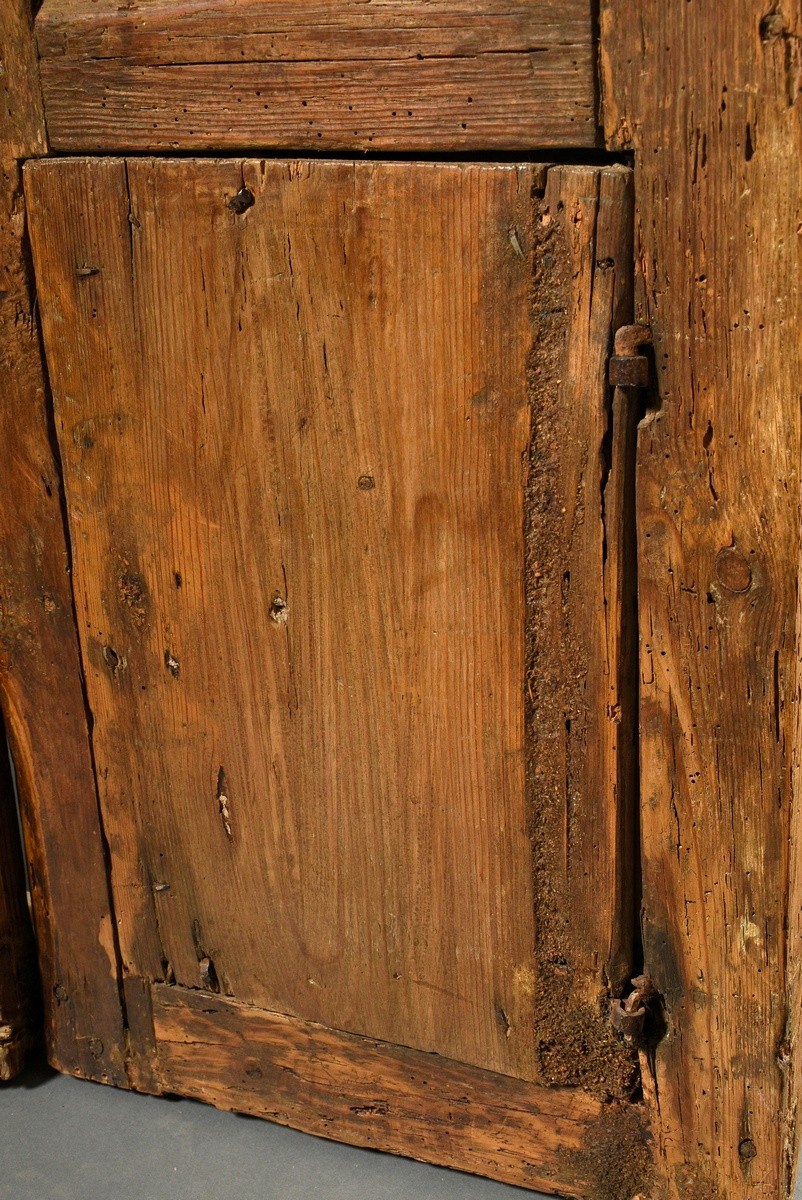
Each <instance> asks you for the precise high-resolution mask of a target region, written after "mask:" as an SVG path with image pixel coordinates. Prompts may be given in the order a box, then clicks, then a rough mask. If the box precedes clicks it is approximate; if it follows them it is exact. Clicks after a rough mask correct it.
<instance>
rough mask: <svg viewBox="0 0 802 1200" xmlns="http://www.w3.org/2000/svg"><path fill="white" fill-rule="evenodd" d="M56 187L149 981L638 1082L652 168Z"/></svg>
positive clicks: (66, 336) (79, 443)
mask: <svg viewBox="0 0 802 1200" xmlns="http://www.w3.org/2000/svg"><path fill="white" fill-rule="evenodd" d="M544 189H545V195H544ZM26 192H27V198H28V201H29V209H30V220H31V230H32V240H33V246H34V254H35V262H36V270H37V275H38V282H39V296H40V304H41V308H42V318H43V327H44V334H45V342H46V348H47V353H48V362H49V368H50V376H51V381H52V387H53V400H54V406H55V414H56V427H57V434H58V440H59V447H60V451H61V455H62V460H63V466H64V477H65V491H66V497H67V505H68V515H69V522H70V530H71V537H72V542H73V557H74V564H73V585H74V589H75V599H76V611H77V616H78V622H79V627H80V628H79V631H80V636H81V640H82V651H83V656H84V667H85V672H86V685H87V693H88V700H89V704H90V707H91V710H92V714H93V720H94V723H93V743H94V753H95V760H96V765H97V771H98V784H99V793H100V799H101V807H102V811H103V815H104V821H105V827H106V835H107V838H108V842H109V848H110V856H111V879H112V889H113V894H114V904H115V912H116V919H117V922H118V928H119V938H120V953H121V969H122V973H123V976H124V977H125V978H126V979H128V980H131V979H136V980H139V979H141V980H143V981H144V983H145V986H149V984H150V983H151V982H152V981H160V982H161V983H163V984H165V985H167V986H169V985H178V986H179V988H180V987H181V986H183V988H190V989H191V988H201V989H203V990H205V991H207V992H215V991H220V992H222V993H224V994H225V995H227V996H229V997H232V998H234V999H235V1000H236V1001H238V1002H244V1003H245V1004H248V1005H252V1006H256V1007H257V1008H260V1009H264V1010H268V1011H273V1012H278V1013H284V1014H288V1015H290V1016H292V1017H295V1018H299V1019H301V1020H303V1021H311V1022H318V1023H320V1024H322V1025H325V1026H329V1027H330V1028H333V1029H337V1030H344V1031H347V1032H349V1033H353V1034H360V1035H365V1036H367V1037H370V1038H372V1039H377V1040H381V1041H384V1042H390V1043H397V1044H399V1045H403V1046H407V1047H412V1048H414V1049H417V1050H424V1051H437V1052H438V1053H439V1054H440V1055H443V1056H445V1057H447V1058H450V1059H453V1060H456V1061H457V1062H462V1063H466V1064H471V1065H474V1066H477V1067H481V1068H484V1069H486V1070H489V1071H493V1072H497V1073H501V1074H507V1075H513V1076H518V1077H520V1078H522V1079H525V1080H539V1081H543V1082H549V1083H554V1082H558V1083H576V1082H586V1083H589V1085H590V1086H592V1087H593V1088H594V1089H595V1090H596V1091H597V1092H598V1093H599V1094H604V1095H609V1094H613V1095H620V1094H623V1093H624V1092H625V1091H626V1088H627V1081H628V1080H631V1076H632V1060H631V1056H630V1054H629V1051H627V1050H626V1049H625V1048H624V1047H623V1046H621V1045H620V1043H618V1042H617V1040H616V1038H615V1037H614V1035H613V1034H612V1033H611V1031H610V1030H609V1027H608V1025H607V1023H606V1014H605V1008H606V998H607V996H608V994H609V986H610V983H611V979H610V974H611V971H613V970H615V971H616V972H617V978H616V979H615V981H614V983H615V984H620V983H621V982H623V980H624V978H625V976H626V972H627V969H628V967H629V965H630V964H629V955H630V954H631V938H629V936H628V931H629V930H630V929H631V925H632V914H631V910H630V911H627V904H628V903H629V902H630V901H631V896H628V894H626V889H622V884H621V880H622V878H624V876H625V875H626V870H625V869H624V868H625V866H626V856H627V854H628V853H629V848H628V842H627V838H628V835H629V832H630V831H628V830H626V829H622V813H624V812H625V807H624V798H623V797H622V783H625V781H622V777H621V774H620V771H619V759H620V757H621V745H620V739H621V738H622V736H623V737H624V738H625V737H626V729H627V723H626V720H624V722H623V724H622V705H623V708H624V709H626V705H627V697H626V696H622V694H621V689H622V680H621V677H620V673H619V659H620V645H619V643H620V633H621V620H622V617H621V607H620V606H621V596H620V594H619V593H618V592H616V591H615V590H614V589H612V590H611V588H612V582H611V581H612V579H613V576H612V575H611V574H610V572H611V569H612V566H613V565H614V564H616V563H618V559H619V555H620V538H619V537H618V531H616V530H613V529H608V528H606V527H605V502H606V500H607V501H608V502H609V496H608V495H607V494H606V489H609V488H610V486H611V480H612V481H613V482H615V480H616V479H617V475H616V474H615V473H614V472H612V473H611V463H610V461H609V453H608V449H607V448H608V446H609V437H608V433H609V429H608V426H609V420H608V411H607V407H606V403H607V393H606V387H605V383H604V364H605V359H606V353H607V346H608V341H609V335H610V328H611V324H612V323H613V322H614V321H615V320H617V319H618V318H619V317H622V318H624V317H626V315H627V314H626V312H625V311H624V308H625V306H626V304H627V303H628V302H629V285H628V271H627V270H626V267H625V266H624V264H627V263H628V253H629V245H630V243H629V227H630V226H629V199H628V198H629V174H628V172H626V171H624V170H623V169H617V168H614V169H607V170H597V169H593V168H564V169H556V170H552V171H551V172H549V173H547V172H546V171H545V170H544V169H542V168H538V167H534V166H532V165H527V164H523V165H517V166H516V165H497V164H435V163H428V164H410V163H376V162H372V163H368V162H363V163H359V164H354V163H345V162H332V161H330V162H326V161H314V162H310V161H307V162H298V161H293V162H283V161H275V160H273V161H262V162H259V161H245V162H239V161H237V162H231V161H226V162H212V161H200V160H198V161H192V160H181V161H169V160H130V161H127V162H126V161H122V160H115V159H103V160H67V161H60V160H51V161H49V162H47V163H35V164H31V165H30V166H29V167H28V168H27V187H26ZM616 486H617V484H616ZM609 507H610V506H609V503H608V508H609ZM616 511H617V510H616ZM616 569H617V568H616ZM622 730H623V733H622ZM159 994H160V995H161V994H162V992H160V993H159ZM581 1047H584V1054H583V1064H584V1065H578V1062H577V1060H578V1057H579V1052H580V1048H581ZM157 1053H158V1037H157ZM583 1071H584V1072H585V1074H586V1075H588V1072H589V1073H590V1075H589V1077H588V1078H585V1077H584V1076H583V1074H582V1072H583Z"/></svg>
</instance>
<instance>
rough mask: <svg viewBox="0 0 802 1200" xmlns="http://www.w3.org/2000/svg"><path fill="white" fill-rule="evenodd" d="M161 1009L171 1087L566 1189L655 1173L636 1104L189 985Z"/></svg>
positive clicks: (327, 1133) (157, 1021)
mask: <svg viewBox="0 0 802 1200" xmlns="http://www.w3.org/2000/svg"><path fill="white" fill-rule="evenodd" d="M153 1016H154V1027H155V1033H156V1039H157V1042H158V1046H159V1070H160V1075H161V1082H162V1084H163V1086H164V1087H165V1088H166V1089H169V1090H171V1091H175V1092H178V1093H180V1094H181V1095H186V1096H194V1097H196V1098H197V1099H199V1100H205V1101H207V1102H208V1103H212V1104H215V1105H216V1106H217V1107H218V1108H226V1109H233V1110H235V1111H236V1112H246V1113H252V1114H253V1115H255V1116H260V1117H267V1118H268V1119H269V1120H271V1121H275V1122H277V1123H279V1124H282V1125H292V1126H294V1127H295V1128H299V1129H303V1130H305V1131H306V1132H308V1133H314V1134H316V1135H318V1136H319V1137H330V1138H335V1139H337V1140H338V1141H345V1142H349V1143H351V1144H352V1145H356V1146H369V1147H372V1148H374V1149H380V1150H389V1151H391V1152H393V1153H396V1154H403V1155H406V1156H407V1157H410V1158H418V1159H422V1160H424V1161H426V1162H434V1163H439V1164H440V1165H442V1166H447V1167H455V1168H456V1169H458V1170H461V1171H471V1172H474V1173H476V1174H480V1175H489V1176H491V1177H492V1178H494V1179H499V1180H502V1181H504V1182H506V1183H510V1184H514V1185H516V1186H518V1187H525V1188H531V1189H532V1190H537V1191H547V1192H558V1193H559V1194H560V1195H562V1196H577V1197H589V1196H598V1197H599V1200H631V1197H632V1196H634V1195H635V1194H636V1193H637V1192H638V1190H639V1188H641V1187H642V1186H644V1184H645V1182H646V1180H647V1178H648V1170H649V1164H648V1147H647V1145H646V1143H645V1141H644V1140H643V1136H642V1132H641V1128H640V1125H639V1121H638V1115H639V1114H638V1108H637V1106H634V1105H625V1104H612V1105H605V1104H602V1103H600V1101H599V1100H597V1099H595V1098H594V1097H592V1096H590V1095H588V1094H587V1093H586V1092H583V1091H581V1090H577V1089H572V1088H544V1087H538V1086H537V1085H533V1084H531V1083H523V1082H520V1081H519V1080H515V1079H510V1078H508V1077H505V1076H501V1075H492V1074H490V1073H489V1072H486V1071H478V1070H476V1069H475V1068H470V1067H465V1066H461V1065H458V1064H456V1063H451V1062H448V1061H447V1060H445V1059H442V1058H440V1057H439V1056H437V1055H432V1054H421V1053H419V1052H417V1051H414V1050H406V1049H404V1048H403V1047H400V1046H388V1045H384V1044H382V1043H379V1042H374V1041H370V1040H368V1039H366V1038H356V1037H350V1036H349V1035H348V1034H343V1033H338V1032H335V1031H333V1030H331V1029H325V1028H324V1027H323V1026H321V1025H314V1024H311V1023H308V1022H301V1021H298V1020H296V1019H294V1018H292V1017H285V1016H280V1015H278V1014H276V1013H267V1012H261V1011H260V1010H258V1009H254V1008H248V1007H246V1006H245V1005H241V1004H236V1003H234V1002H232V1001H229V1000H225V999H223V998H222V997H218V996H209V995H204V994H202V993H199V992H196V991H189V990H186V989H183V988H177V987H167V986H163V985H157V986H156V987H154V989H153ZM622 1164H626V1165H624V1166H622Z"/></svg>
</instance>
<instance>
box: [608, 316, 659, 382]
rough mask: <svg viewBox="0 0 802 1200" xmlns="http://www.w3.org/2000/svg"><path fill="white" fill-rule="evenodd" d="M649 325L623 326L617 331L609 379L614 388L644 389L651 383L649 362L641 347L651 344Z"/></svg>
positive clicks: (609, 368)
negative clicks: (641, 351)
mask: <svg viewBox="0 0 802 1200" xmlns="http://www.w3.org/2000/svg"><path fill="white" fill-rule="evenodd" d="M651 340H652V331H651V329H649V326H648V325H622V326H621V328H620V329H618V330H617V331H616V335H615V339H614V342H613V354H612V357H611V358H610V365H609V367H608V376H607V377H608V379H609V381H610V383H611V384H612V385H613V387H623V388H642V387H646V385H647V384H648V382H649V360H648V358H647V357H646V355H645V354H641V353H640V347H641V346H646V345H649V344H651Z"/></svg>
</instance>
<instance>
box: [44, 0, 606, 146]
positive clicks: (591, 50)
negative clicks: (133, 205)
mask: <svg viewBox="0 0 802 1200" xmlns="http://www.w3.org/2000/svg"><path fill="white" fill-rule="evenodd" d="M37 34H38V45H39V51H40V54H41V73H42V84H43V91H44V96H45V111H46V114H47V122H48V131H49V135H50V139H51V143H52V145H53V147H54V148H55V149H58V150H72V151H76V150H77V151H84V152H93V151H98V150H103V151H126V150H131V151H141V150H150V151H165V150H171V149H180V150H193V149H195V150H202V151H208V150H214V149H218V150H225V149H229V150H240V149H242V148H249V147H251V148H253V149H256V150H263V149H265V148H266V147H270V146H272V147H286V148H292V149H293V150H303V149H304V148H308V149H312V150H331V149H343V148H348V149H365V150H366V149H371V150H402V151H405V152H410V151H438V152H442V151H446V150H462V149H467V148H470V149H473V150H483V149H484V150H489V149H498V148H504V149H513V148H519V149H526V150H529V149H530V148H531V147H533V146H537V147H538V148H544V147H552V146H570V147H577V146H594V145H596V143H597V137H598V132H597V121H596V101H595V53H596V51H595V44H594V36H593V17H592V6H591V4H590V3H589V0H568V2H567V3H557V2H556V0H540V2H539V3H526V4H523V3H516V4H512V5H510V4H505V3H502V2H501V0H483V2H482V3H478V4H477V3H470V4H468V3H465V2H464V0H463V2H462V3H460V2H459V0H397V2H396V3H389V4H384V3H382V4H372V3H369V4H365V3H362V2H360V0H338V3H336V4H319V3H318V4H308V3H306V2H305V0H284V2H282V3H279V4H276V3H268V2H266V0H248V2H246V3H240V4H237V5H231V4H224V3H216V4H208V3H205V2H204V3H196V2H193V3H179V4H169V3H163V2H162V0H156V2H145V3H140V4H138V5H136V6H133V7H130V6H120V5H118V4H117V3H116V2H115V0H100V3H92V4H86V3H75V0H46V2H45V4H44V5H43V7H42V10H41V12H40V13H39V16H38V18H37Z"/></svg>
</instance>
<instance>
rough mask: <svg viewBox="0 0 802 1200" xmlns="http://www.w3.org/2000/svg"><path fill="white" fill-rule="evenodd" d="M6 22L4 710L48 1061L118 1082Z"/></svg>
mask: <svg viewBox="0 0 802 1200" xmlns="http://www.w3.org/2000/svg"><path fill="white" fill-rule="evenodd" d="M0 12H1V13H2V21H0V58H1V59H2V62H3V68H4V69H3V71H2V72H0V152H1V153H2V172H0V378H2V399H1V402H0V440H2V445H3V454H2V455H1V456H0V494H2V496H3V503H2V505H0V700H1V701H2V708H3V714H4V719H5V723H6V728H7V730H8V735H9V739H10V741H11V746H12V750H13V755H14V762H15V766H16V772H17V781H18V784H19V789H20V795H21V802H22V814H23V822H24V825H25V833H26V845H27V853H28V859H29V874H30V883H31V892H32V897H33V908H34V918H35V924H36V932H37V938H38V942H39V948H40V954H41V970H42V986H43V997H44V1008H45V1032H46V1038H47V1044H48V1049H49V1053H50V1056H51V1059H52V1061H53V1062H55V1063H56V1064H58V1065H59V1066H62V1067H63V1068H64V1069H66V1070H70V1071H73V1072H74V1073H76V1074H81V1075H86V1076H89V1077H91V1078H103V1079H109V1080H112V1081H114V1082H118V1083H122V1082H124V1080H125V1074H124V1071H123V1068H122V1048H121V1043H122V1019H121V1011H120V1001H119V994H118V985H117V967H116V957H115V952H114V945H113V929H112V921H111V917H110V909H109V894H108V883H107V879H106V872H105V863H104V856H103V839H102V831H101V827H100V821H99V816H98V808H97V794H96V788H95V780H94V774H93V771H92V762H91V756H90V747H89V737H88V729H87V716H86V710H85V706H84V697H83V693H82V689H81V666H80V660H79V653H78V642H77V636H76V629H75V622H74V618H73V608H72V595H71V588H70V579H69V554H68V548H67V540H66V531H65V526H64V521H63V516H62V507H61V504H62V495H61V488H60V481H59V471H58V467H57V465H56V463H55V462H54V457H53V449H52V446H51V442H50V428H49V418H48V411H47V402H46V382H45V378H44V373H43V366H42V358H41V347H40V341H39V331H38V323H37V319H36V308H35V301H34V294H33V288H32V283H31V277H30V270H29V263H28V259H27V248H26V242H25V238H24V225H25V210H24V205H23V197H22V180H21V160H22V159H24V158H26V157H29V156H31V155H37V154H42V153H44V152H45V150H46V140H45V132H44V119H43V114H42V107H41V98H40V95H39V90H38V80H37V72H36V62H35V54H34V48H33V38H32V30H31V21H30V14H29V12H28V9H27V6H26V4H25V3H23V2H22V0H3V3H2V5H1V6H0ZM67 796H68V797H69V800H68V801H67V799H66V797H67ZM78 880H80V889H79V888H78V886H77V881H78ZM0 1020H2V1013H0Z"/></svg>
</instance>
